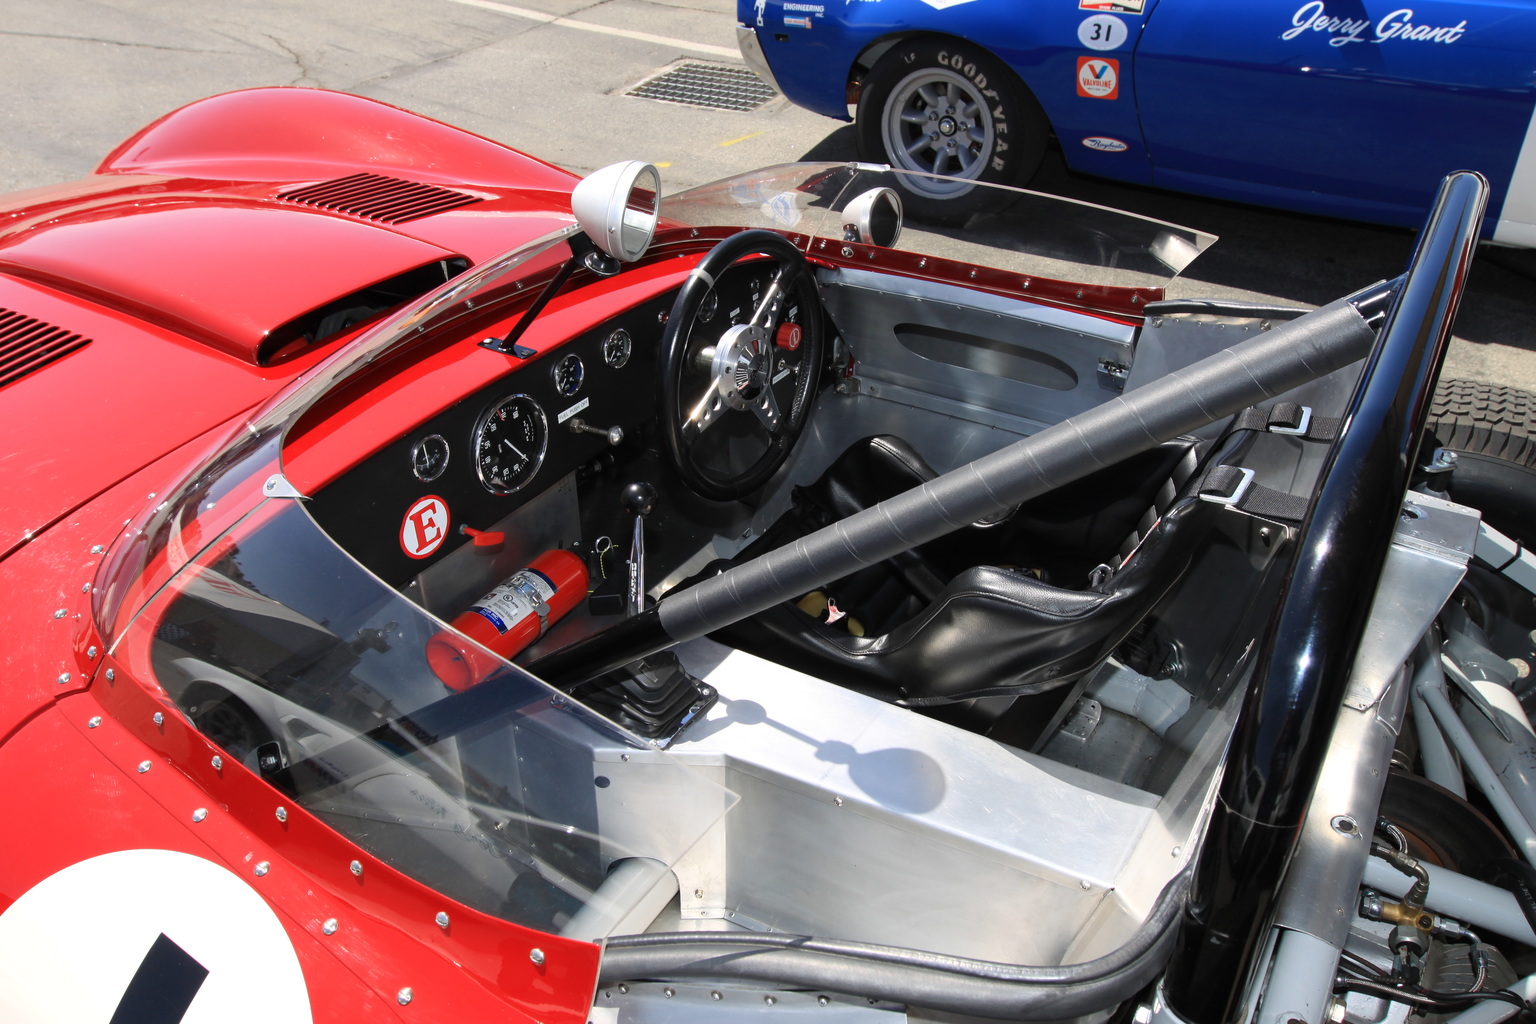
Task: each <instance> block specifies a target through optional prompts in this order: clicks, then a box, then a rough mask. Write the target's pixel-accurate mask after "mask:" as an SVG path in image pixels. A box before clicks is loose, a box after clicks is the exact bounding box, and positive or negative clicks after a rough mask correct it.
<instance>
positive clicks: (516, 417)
mask: <svg viewBox="0 0 1536 1024" xmlns="http://www.w3.org/2000/svg"><path fill="white" fill-rule="evenodd" d="M548 444H549V421H548V420H547V419H546V418H545V416H544V410H543V409H541V408H540V407H539V403H538V402H535V401H534V400H533V399H531V398H529V397H528V396H527V395H509V396H507V397H506V398H503V399H502V400H501V401H499V402H497V403H496V404H495V405H493V406H491V407H490V409H488V410H487V411H486V413H485V415H484V416H481V417H480V422H479V423H477V424H475V436H474V440H473V442H472V445H471V447H472V449H473V451H474V453H475V472H477V473H479V474H480V483H481V484H483V485H484V486H485V489H486V490H488V491H490V492H491V493H492V494H511V493H512V492H513V491H515V490H517V489H518V488H520V487H522V486H523V485H524V484H526V483H527V482H528V481H529V480H532V479H533V475H534V474H535V473H537V472H538V471H539V466H540V465H541V464H542V463H543V461H544V450H545V448H546V447H547V446H548Z"/></svg>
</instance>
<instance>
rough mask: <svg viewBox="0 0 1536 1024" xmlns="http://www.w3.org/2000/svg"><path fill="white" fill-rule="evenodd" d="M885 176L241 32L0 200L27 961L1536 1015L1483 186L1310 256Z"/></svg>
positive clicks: (788, 995) (362, 1005) (279, 999)
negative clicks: (546, 140) (298, 69)
mask: <svg viewBox="0 0 1536 1024" xmlns="http://www.w3.org/2000/svg"><path fill="white" fill-rule="evenodd" d="M900 174H901V172H897V171H892V170H890V169H887V168H877V167H869V166H865V165H853V164H796V165H784V166H779V167H772V168H767V169H765V170H762V171H758V172H754V173H752V174H748V175H742V176H739V177H736V178H732V179H728V180H725V181H721V182H717V183H715V184H712V185H707V186H703V187H700V188H696V189H692V190H689V191H687V192H683V193H679V194H677V195H673V196H670V197H667V198H665V199H663V198H660V194H661V183H660V180H659V176H658V173H657V171H656V169H655V168H654V167H652V166H649V165H646V164H642V163H638V162H630V163H626V164H619V165H615V166H613V167H609V168H604V169H603V170H600V171H598V172H595V173H594V174H592V175H590V176H588V177H587V178H584V179H581V180H579V181H578V180H577V179H576V178H575V177H573V176H572V175H570V174H568V173H566V172H564V171H562V170H560V169H558V168H555V167H552V166H550V165H548V164H545V163H542V162H540V161H538V160H536V159H534V158H532V157H528V156H525V155H523V154H521V153H518V152H515V151H513V150H510V149H507V148H505V147H503V146H501V145H499V144H496V143H493V142H490V141H487V140H485V139H482V138H478V137H475V136H472V135H469V134H467V133H464V132H461V131H458V130H456V129H453V128H450V127H447V126H445V125H442V124H439V123H436V122H432V121H429V120H427V119H424V118H421V117H418V116H416V115H413V114H410V113H407V112H404V111H401V110H398V109H395V108H393V107H388V106H385V105H383V104H379V103H376V102H373V101H369V100H364V99H360V98H357V97H354V96H348V95H342V94H336V93H328V92H321V91H315V90H301V89H259V90H252V91H247V92H240V93H233V94H230V95H225V96H219V97H214V98H212V99H207V100H203V101H200V102H198V103H194V104H191V105H190V106H188V107H185V108H183V109H181V110H178V111H176V112H174V113H172V114H169V115H167V116H166V117H164V118H162V119H161V120H159V121H157V122H155V123H154V124H152V125H150V126H149V127H147V128H145V129H144V130H143V131H141V132H139V133H138V134H136V135H135V136H133V137H132V138H130V139H129V140H128V141H126V142H124V143H123V144H122V145H121V146H120V147H118V149H117V150H115V151H114V152H113V153H112V154H111V155H109V156H108V157H107V158H106V160H105V161H104V162H103V163H102V165H101V166H100V168H99V169H98V170H97V172H96V173H95V174H93V175H92V176H90V177H89V178H88V179H86V180H84V181H80V182H76V183H72V184H68V185H61V186H57V187H52V188H45V189H40V190H35V191H32V192H27V193H22V194H20V195H17V196H14V197H10V198H9V199H7V200H5V201H4V204H3V205H0V211H3V220H0V407H3V408H4V410H5V420H6V422H7V423H9V424H10V427H9V430H8V436H7V439H6V442H5V444H4V446H3V453H4V454H3V462H0V465H3V466H4V467H5V472H6V473H7V479H8V481H9V484H10V486H9V487H8V488H7V494H8V499H7V501H6V502H5V506H4V510H3V511H0V578H3V580H4V588H3V591H0V593H3V594H4V598H3V601H0V621H3V622H4V636H5V648H6V651H5V669H6V671H5V677H6V678H5V682H4V685H3V687H0V777H3V778H4V780H5V786H4V791H3V795H0V809H3V816H0V820H3V821H4V822H5V832H4V834H5V839H4V842H3V843H0V1020H4V1021H5V1022H6V1024H33V1022H41V1021H49V1022H59V1021H68V1022H91V1024H95V1022H100V1024H107V1022H111V1024H129V1022H145V1024H197V1022H203V1021H220V1022H231V1021H247V1020H249V1021H261V1022H263V1024H275V1022H294V1021H326V1022H342V1021H346V1022H355V1021H373V1020H397V1019H398V1020H403V1021H420V1022H424V1024H425V1022H453V1024H460V1022H469V1021H474V1022H480V1021H493V1020H494V1021H523V1020H528V1021H540V1022H546V1024H582V1022H584V1021H593V1022H615V1021H650V1020H658V1021H659V1020H668V1021H689V1020H695V1019H697V1020H700V1021H704V1020H710V1021H714V1020H719V1019H720V1018H721V1016H722V1015H723V1014H727V1013H731V1014H746V1013H753V1014H757V1013H760V1014H764V1015H765V1016H771V1015H778V1016H783V1015H784V1014H786V1013H788V1014H792V1015H801V1016H803V1017H805V1018H806V1019H808V1020H809V1019H816V1020H833V1019H835V1020H836V1021H839V1022H850V1024H855V1022H865V1021H867V1022H870V1024H884V1022H891V1021H897V1020H899V1019H902V1018H908V1019H914V1020H929V1019H935V1015H936V1014H937V1015H941V1016H943V1019H950V1020H953V1019H961V1018H967V1017H971V1018H1010V1019H1034V1020H1067V1019H1083V1020H1089V1019H1091V1020H1094V1021H1103V1020H1107V1019H1109V1015H1111V1014H1116V1013H1123V1014H1127V1015H1128V1014H1131V1013H1132V1012H1137V1013H1139V1014H1141V1016H1138V1018H1137V1019H1138V1020H1140V1019H1143V1018H1144V1017H1148V1016H1156V1017H1160V1018H1162V1019H1164V1020H1184V1021H1205V1020H1210V1021H1211V1022H1212V1024H1216V1021H1217V1020H1218V1019H1219V1020H1229V1019H1234V1017H1235V1016H1241V1015H1243V1014H1257V1015H1258V1019H1263V1020H1266V1021H1267V1020H1271V1019H1276V1018H1275V1014H1277V1013H1280V1011H1282V1010H1283V1011H1284V1014H1283V1017H1281V1018H1280V1019H1290V1020H1297V1019H1301V1020H1309V1021H1320V1020H1322V1019H1323V1017H1324V1016H1325V1015H1326V1014H1328V1013H1330V1012H1331V1009H1330V1008H1341V1009H1337V1012H1342V1013H1344V1014H1345V1015H1346V1016H1348V1015H1351V1014H1353V1015H1355V1017H1356V1018H1359V1019H1363V1017H1362V1016H1361V1015H1363V1014H1366V1013H1367V1011H1369V1010H1370V1008H1371V1007H1372V1006H1377V1007H1379V1006H1380V1005H1381V1004H1380V1000H1381V999H1390V1000H1397V1001H1400V1002H1403V1003H1404V1004H1411V1005H1413V1006H1420V1007H1425V1008H1428V1009H1432V1010H1448V1009H1453V1008H1457V1007H1465V1006H1470V1005H1472V1004H1473V1003H1479V1002H1485V1001H1488V1000H1493V1002H1491V1003H1489V1006H1488V1007H1484V1009H1489V1008H1491V1009H1492V1010H1493V1011H1495V1012H1492V1013H1490V1014H1489V1015H1487V1016H1485V1017H1484V1018H1482V1019H1484V1020H1487V1021H1492V1020H1497V1019H1500V1017H1499V1013H1500V1012H1503V1011H1506V1010H1507V1013H1508V1014H1513V1013H1515V1012H1517V1006H1516V1005H1513V1004H1518V1003H1520V1002H1521V1001H1522V1000H1523V999H1525V998H1528V997H1529V996H1530V995H1531V991H1530V983H1529V982H1522V983H1519V984H1522V985H1525V986H1526V987H1525V988H1524V989H1520V988H1517V989H1515V990H1514V991H1513V992H1505V991H1501V990H1502V989H1503V987H1504V986H1505V985H1508V984H1511V983H1513V982H1514V981H1515V978H1514V975H1513V974H1512V973H1510V967H1509V960H1510V958H1511V957H1513V958H1515V959H1516V960H1518V958H1519V957H1520V956H1521V955H1524V953H1525V952H1528V949H1527V947H1530V946H1532V945H1536V933H1533V932H1532V930H1531V925H1530V923H1529V921H1530V920H1531V919H1532V918H1531V916H1530V915H1533V914H1536V906H1533V902H1536V901H1532V900H1531V897H1530V891H1531V890H1530V887H1529V886H1527V885H1525V883H1524V882H1522V881H1521V880H1522V879H1523V878H1524V877H1525V875H1526V874H1528V873H1529V872H1530V871H1531V870H1532V869H1531V868H1529V867H1528V866H1527V867H1523V868H1522V867H1520V866H1519V865H1521V864H1522V863H1524V864H1528V863H1529V861H1530V859H1531V858H1533V857H1536V835H1533V833H1532V829H1531V824H1530V822H1531V821H1536V813H1533V812H1532V810H1531V809H1527V808H1536V800H1533V799H1532V797H1533V793H1532V791H1531V789H1530V783H1529V781H1528V780H1527V779H1526V778H1525V777H1524V776H1522V775H1520V773H1519V771H1518V770H1517V767H1518V764H1520V763H1525V762H1523V761H1522V760H1521V759H1522V758H1524V757H1526V756H1527V755H1528V754H1531V753H1533V752H1536V739H1533V738H1532V735H1531V732H1530V726H1529V723H1528V721H1526V720H1525V717H1524V713H1523V712H1522V710H1521V705H1520V697H1521V696H1523V695H1524V693H1525V692H1526V691H1525V689H1524V688H1523V684H1521V682H1520V680H1519V678H1517V672H1516V667H1517V663H1518V661H1519V659H1521V658H1529V657H1530V654H1531V652H1530V630H1531V628H1532V626H1533V625H1536V623H1533V622H1532V621H1531V619H1532V617H1533V615H1532V611H1531V609H1532V604H1531V601H1530V600H1529V590H1530V588H1531V587H1532V586H1533V584H1536V572H1533V570H1536V559H1532V557H1531V556H1530V555H1528V554H1524V553H1523V552H1522V549H1521V548H1520V547H1519V542H1520V541H1521V540H1522V539H1526V540H1529V539H1530V537H1531V534H1533V533H1536V529H1533V525H1532V524H1533V522H1536V520H1533V519H1532V517H1531V512H1532V509H1533V499H1532V497H1531V495H1532V494H1533V493H1536V492H1533V491H1532V490H1531V488H1530V487H1529V479H1528V478H1529V476H1530V473H1531V469H1530V467H1529V466H1528V465H1527V462H1528V461H1529V459H1528V458H1525V459H1524V461H1522V458H1523V455H1522V450H1521V449H1520V448H1519V447H1518V444H1519V443H1523V442H1524V441H1526V439H1527V428H1528V427H1529V425H1530V423H1531V420H1530V419H1529V418H1528V414H1529V407H1528V406H1526V405H1524V404H1523V403H1525V402H1526V401H1527V399H1529V396H1523V395H1522V394H1521V393H1518V392H1511V391H1509V390H1508V389H1495V388H1489V387H1487V386H1477V385H1468V384H1452V385H1449V386H1446V385H1442V387H1441V389H1440V392H1439V394H1440V397H1439V398H1438V399H1432V396H1433V395H1434V394H1435V384H1436V377H1437V375H1438V368H1439V360H1440V357H1441V355H1442V354H1443V346H1444V343H1445V341H1446V340H1447V339H1448V337H1449V331H1450V325H1451V321H1452V318H1453V317H1454V314H1455V309H1456V304H1457V301H1458V299H1459V294H1460V286H1461V282H1462V281H1463V279H1464V276H1465V273H1466V268H1467V265H1468V261H1469V259H1470V256H1471V252H1472V248H1473V246H1474V245H1475V243H1476V240H1477V238H1478V229H1479V224H1480V219H1481V214H1482V207H1483V205H1484V203H1485V202H1486V195H1487V188H1486V183H1485V182H1483V181H1482V179H1481V178H1480V177H1478V176H1477V175H1475V174H1465V173H1464V174H1459V175H1454V176H1452V177H1450V178H1448V179H1447V180H1446V183H1445V184H1444V186H1443V187H1442V190H1441V193H1440V198H1439V200H1438V202H1437V205H1436V208H1435V212H1434V214H1433V215H1432V217H1431V220H1430V223H1429V224H1428V225H1427V226H1426V229H1425V232H1424V234H1423V235H1422V236H1421V238H1420V242H1419V245H1418V247H1417V249H1416V250H1415V252H1414V254H1413V257H1412V259H1411V261H1410V263H1409V269H1408V271H1407V272H1406V273H1405V274H1404V276H1403V277H1401V278H1399V279H1397V280H1395V281H1392V282H1387V283H1385V284H1380V285H1374V286H1370V287H1367V288H1365V289H1363V290H1361V291H1359V292H1356V293H1354V294H1352V295H1350V296H1347V297H1346V298H1344V299H1341V300H1340V301H1338V302H1336V303H1333V304H1331V305H1329V306H1327V307H1324V308H1323V309H1321V310H1317V311H1313V312H1305V311H1301V310H1293V309H1282V308H1269V307H1253V306H1242V305H1236V304H1233V303H1230V302H1222V301H1211V302H1190V301H1187V300H1168V299H1165V297H1164V287H1165V285H1166V283H1167V281H1168V280H1169V279H1170V278H1171V277H1172V276H1173V275H1175V274H1176V273H1177V272H1178V271H1180V270H1181V269H1183V267H1184V266H1185V265H1186V264H1187V263H1188V262H1189V261H1190V260H1191V259H1193V258H1194V257H1195V256H1197V255H1198V254H1199V252H1200V251H1201V250H1202V249H1203V248H1205V247H1206V246H1207V245H1208V244H1210V242H1211V241H1212V239H1211V238H1210V237H1209V236H1206V235H1202V234H1200V233H1198V232H1193V231H1188V230H1185V229H1182V228H1178V227H1176V226H1174V225H1170V224H1164V223H1160V222H1157V221H1151V220H1147V219H1144V218H1138V217H1132V216H1129V215H1124V214H1119V213H1116V212H1114V211H1109V210H1105V209H1102V208H1099V207H1093V206H1089V205H1086V204H1080V203H1073V202H1070V201H1066V200H1060V199H1053V198H1050V197H1045V196H1036V195H1033V194H1028V193H1024V194H1020V195H1019V196H1018V197H1017V199H1016V201H1014V202H1012V203H1011V204H1009V207H1008V217H1007V218H1006V219H1005V218H1003V217H996V218H983V219H980V220H977V221H974V222H973V223H972V224H970V225H968V226H966V227H963V228H956V227H954V226H953V225H923V224H914V223H904V218H903V211H902V207H901V198H900V197H901V195H902V189H901V188H900V187H898V186H899V185H900ZM979 187H983V188H987V187H991V186H979ZM999 205H1002V204H999ZM1491 398H1496V399H1498V402H1499V403H1502V404H1497V403H1493V404H1490V399H1491ZM1432 401H1433V402H1437V403H1438V404H1435V405H1434V406H1433V408H1431V405H1432ZM1490 409H1491V412H1490V411H1489V410H1490ZM1478 417H1481V419H1478ZM1426 421H1428V422H1429V423H1430V426H1431V427H1432V428H1433V429H1434V430H1435V431H1436V440H1435V441H1434V442H1433V443H1428V444H1426V443H1422V441H1421V438H1422V435H1423V432H1424V427H1425V424H1426ZM1474 425H1476V426H1478V428H1479V429H1477V430H1473V429H1470V428H1471V427H1472V426H1474ZM1474 553H1475V556H1476V557H1475V558H1474ZM1510 659H1515V660H1514V661H1512V660H1510ZM1448 678H1449V679H1451V681H1452V682H1453V683H1456V684H1460V686H1459V688H1455V689H1452V690H1450V691H1447V684H1446V680H1447V679H1448ZM1410 705H1411V706H1412V707H1413V709H1414V711H1415V712H1416V714H1415V715H1414V717H1413V719H1412V722H1411V723H1408V724H1405V719H1406V712H1407V709H1408V708H1409V707H1410ZM1458 706H1459V711H1458ZM1421 708H1422V709H1423V713H1422V714H1417V712H1418V711H1419V710H1420V709H1421ZM1485 711H1486V714H1485V713H1484V712H1485ZM1511 723H1513V724H1511ZM1400 733H1403V734H1409V733H1411V734H1412V735H1413V736H1414V738H1415V741H1416V746H1412V747H1409V748H1407V749H1408V752H1407V753H1404V752H1403V750H1402V749H1401V748H1400V749H1398V750H1397V752H1396V753H1394V748H1395V747H1396V746H1397V743H1396V739H1397V737H1398V735H1399V734H1400ZM1452 751H1454V752H1455V755H1459V759H1460V763H1459V764H1458V760H1457V757H1456V756H1453V754H1452ZM1501 759H1502V760H1501ZM1462 765H1465V766H1466V770H1467V772H1468V773H1469V774H1470V776H1471V777H1472V779H1473V781H1474V783H1475V788H1476V789H1477V791H1478V792H1482V793H1483V794H1485V796H1484V797H1481V798H1478V800H1479V801H1480V802H1478V803H1473V802H1469V801H1468V799H1467V798H1466V796H1467V793H1468V790H1467V788H1466V786H1465V784H1464V782H1463V775H1462V771H1463V768H1462V767H1461V766H1462ZM1511 766H1515V767H1511ZM1389 769H1391V770H1389ZM1473 795H1474V797H1475V796H1476V792H1474V794H1473ZM1485 812H1487V813H1485ZM1489 814H1492V815H1493V816H1494V818H1496V819H1497V821H1496V823H1495V821H1491V820H1490V818H1489V816H1488V815H1489ZM1377 832H1379V834H1380V838H1379V839H1378V840H1377V841H1375V842H1374V843H1373V842H1372V840H1371V839H1370V837H1371V835H1372V834H1373V833H1377ZM1373 849H1374V850H1375V854H1376V855H1375V856H1370V853H1371V851H1372V850H1373ZM1488 863H1493V864H1495V865H1496V867H1494V868H1485V865H1486V864H1488ZM1497 865H1503V866H1502V867H1498V866H1497ZM1510 865H1514V866H1513V867H1511V866H1510ZM1485 870H1486V871H1488V872H1491V873H1490V874H1487V875H1484V876H1476V872H1479V871H1485ZM1501 872H1502V875H1501ZM1504 876H1507V877H1508V878H1511V879H1513V880H1514V884H1513V886H1512V890H1511V889H1504V888H1499V887H1497V886H1496V885H1494V884H1492V883H1494V882H1498V881H1500V878H1501V877H1504ZM1415 879H1417V880H1418V883H1419V884H1416V883H1415ZM1426 881H1427V884H1428V888H1427V890H1424V888H1423V883H1425V882H1426ZM1362 886H1364V887H1365V889H1364V897H1363V898H1362ZM1522 886H1524V887H1523V888H1522ZM1362 965H1363V966H1362ZM1458 970H1460V973H1457V972H1458ZM1267 979H1275V980H1273V983H1270V982H1268V981H1267ZM1458 986H1459V987H1458ZM1282 1004H1283V1005H1282ZM1138 1008H1141V1009H1138ZM797 1019H798V1018H797ZM1333 1019H1335V1020H1338V1019H1341V1018H1339V1017H1338V1016H1337V1015H1335V1017H1334V1018H1333Z"/></svg>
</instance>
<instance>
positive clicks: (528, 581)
mask: <svg viewBox="0 0 1536 1024" xmlns="http://www.w3.org/2000/svg"><path fill="white" fill-rule="evenodd" d="M554 596H555V585H554V583H553V582H552V581H551V580H550V578H549V577H548V576H545V575H544V574H543V573H541V572H539V571H538V570H537V569H522V570H520V571H518V572H515V573H513V574H512V576H511V578H510V579H508V580H507V581H506V582H505V583H503V584H501V585H500V586H498V587H497V588H496V589H495V590H493V591H491V592H490V593H489V594H486V595H485V596H484V597H483V598H481V599H480V603H479V604H477V605H475V606H474V607H473V608H471V609H470V611H473V612H477V613H479V614H480V615H482V616H484V618H485V620H486V621H487V622H489V623H490V624H491V625H493V626H495V627H496V632H498V633H500V634H502V635H505V634H506V632H507V630H509V629H511V628H512V627H513V626H515V625H517V624H518V623H519V622H522V621H523V620H524V619H526V618H527V617H528V616H530V615H537V616H538V617H539V632H540V633H541V634H542V633H543V632H544V628H545V624H546V623H547V622H548V620H549V599H550V598H552V597H554Z"/></svg>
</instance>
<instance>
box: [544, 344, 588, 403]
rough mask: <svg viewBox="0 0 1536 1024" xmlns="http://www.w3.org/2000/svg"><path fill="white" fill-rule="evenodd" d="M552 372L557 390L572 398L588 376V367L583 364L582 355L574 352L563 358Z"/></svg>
mask: <svg viewBox="0 0 1536 1024" xmlns="http://www.w3.org/2000/svg"><path fill="white" fill-rule="evenodd" d="M550 373H551V374H552V375H553V376H554V379H555V390H556V391H558V392H560V394H562V395H564V396H565V397H566V398H570V397H571V396H572V395H574V394H575V393H576V392H578V391H580V390H581V382H582V380H583V379H585V378H586V375H587V368H586V367H585V366H582V365H581V356H578V355H577V354H576V353H574V352H572V353H571V354H570V355H568V356H564V357H563V358H561V360H560V361H559V362H558V363H556V364H555V368H554V369H553V370H551V371H550Z"/></svg>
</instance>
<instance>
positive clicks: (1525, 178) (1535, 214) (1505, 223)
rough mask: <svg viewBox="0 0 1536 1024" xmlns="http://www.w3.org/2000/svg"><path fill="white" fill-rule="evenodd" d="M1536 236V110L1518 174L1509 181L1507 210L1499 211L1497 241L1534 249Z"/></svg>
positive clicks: (1517, 159) (1532, 114) (1521, 150)
mask: <svg viewBox="0 0 1536 1024" xmlns="http://www.w3.org/2000/svg"><path fill="white" fill-rule="evenodd" d="M1533 234H1536V109H1533V110H1532V111H1531V121H1530V123H1529V124H1528V125H1526V126H1525V141H1524V142H1523V143H1521V145H1520V156H1519V157H1517V158H1516V160H1515V173H1514V174H1512V175H1510V178H1509V192H1508V193H1506V194H1505V196H1504V208H1503V209H1502V210H1500V211H1499V223H1498V226H1497V227H1495V228H1494V231H1493V240H1494V241H1495V242H1508V243H1509V244H1511V245H1530V244H1531V238H1532V235H1533Z"/></svg>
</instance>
